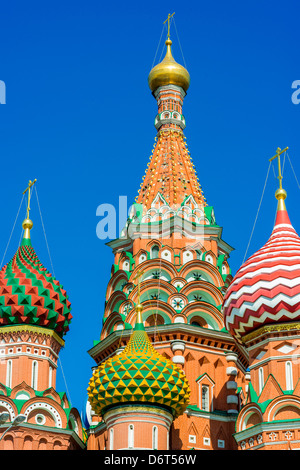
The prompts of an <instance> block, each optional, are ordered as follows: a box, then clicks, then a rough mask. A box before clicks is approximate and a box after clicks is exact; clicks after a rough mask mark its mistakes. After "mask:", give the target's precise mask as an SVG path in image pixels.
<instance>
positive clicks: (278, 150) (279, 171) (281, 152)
mask: <svg viewBox="0 0 300 470" xmlns="http://www.w3.org/2000/svg"><path fill="white" fill-rule="evenodd" d="M287 150H288V147H285V149H283V150H281V148H279V147H278V149H277V150H276V155H274V157H272V158H270V160H269V162H271V161H272V160H274V158H278V179H279V188H280V189H282V174H281V165H280V155H282V154H283V153H284V152H286V151H287Z"/></svg>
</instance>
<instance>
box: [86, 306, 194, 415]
mask: <svg viewBox="0 0 300 470" xmlns="http://www.w3.org/2000/svg"><path fill="white" fill-rule="evenodd" d="M138 307H141V306H139V305H138V306H137V308H138ZM140 312H141V310H140ZM138 314H139V312H138ZM189 396H190V388H189V384H188V381H187V379H186V376H185V374H184V372H183V371H182V370H181V369H180V368H179V367H178V366H176V364H174V363H173V362H172V361H170V360H169V359H166V358H165V357H164V356H162V355H161V354H159V353H158V352H157V351H156V350H155V349H154V347H153V346H152V344H151V342H150V340H149V337H148V335H147V333H146V332H145V329H144V326H143V323H142V321H141V317H140V320H137V323H136V326H135V328H134V331H133V333H132V335H131V337H130V340H129V342H128V344H127V346H126V348H125V349H124V351H123V352H122V353H121V354H119V355H117V356H114V357H112V358H109V359H107V360H106V361H105V362H104V363H103V364H101V365H100V366H98V367H97V368H96V369H95V370H94V372H93V376H92V378H91V380H90V383H89V387H88V397H89V402H90V404H91V407H92V409H93V410H94V411H95V413H96V414H98V415H101V414H102V413H103V412H105V410H106V409H107V408H108V407H112V406H116V405H118V404H126V403H133V402H135V403H144V404H146V403H150V404H155V405H161V406H162V407H166V408H168V409H169V410H170V411H171V412H172V414H173V416H174V417H176V416H178V415H180V414H181V413H183V411H184V410H185V408H186V406H187V405H188V403H189Z"/></svg>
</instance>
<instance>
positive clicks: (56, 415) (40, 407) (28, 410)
mask: <svg viewBox="0 0 300 470" xmlns="http://www.w3.org/2000/svg"><path fill="white" fill-rule="evenodd" d="M35 410H45V411H48V412H49V413H50V414H51V415H52V417H53V418H54V422H55V427H56V428H62V420H61V416H60V414H59V413H58V411H57V410H56V409H55V408H54V407H53V406H51V405H49V404H48V403H45V402H36V403H33V404H32V405H30V406H28V408H26V410H25V411H24V415H25V416H26V418H28V415H29V414H30V413H31V412H32V411H35Z"/></svg>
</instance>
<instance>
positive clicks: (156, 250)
mask: <svg viewBox="0 0 300 470" xmlns="http://www.w3.org/2000/svg"><path fill="white" fill-rule="evenodd" d="M158 255H159V247H158V246H157V245H154V246H153V247H152V248H151V259H155V258H158Z"/></svg>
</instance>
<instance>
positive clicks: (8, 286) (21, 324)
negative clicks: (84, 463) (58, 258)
mask: <svg viewBox="0 0 300 470" xmlns="http://www.w3.org/2000/svg"><path fill="white" fill-rule="evenodd" d="M32 184H33V183H31V182H30V184H29V187H28V191H29V197H28V208H27V217H26V219H25V220H24V222H23V228H24V236H23V240H22V243H21V245H20V247H19V248H18V250H17V252H16V254H15V255H14V257H13V258H12V260H11V261H10V262H9V263H8V264H7V265H6V266H4V267H3V268H2V269H1V271H0V358H1V367H0V391H1V400H0V420H1V426H0V449H9V450H13V449H14V450H24V449H32V450H39V449H49V450H51V449H80V448H83V447H84V444H83V430H82V425H81V420H80V416H79V413H78V411H77V410H76V409H75V408H72V407H71V405H70V403H69V401H68V399H67V396H66V394H65V393H58V392H57V391H56V388H55V387H56V369H57V366H58V355H59V351H60V349H61V348H62V347H63V346H64V339H63V336H64V335H65V334H66V332H67V331H68V330H69V323H70V321H71V318H72V315H71V313H70V305H71V304H70V302H69V300H68V296H67V294H66V291H65V290H64V289H63V287H62V286H61V285H60V283H59V281H58V280H57V279H55V278H54V277H53V276H52V274H50V272H49V271H47V269H46V268H45V267H44V266H43V265H42V263H41V262H40V260H39V259H38V257H37V255H36V253H35V251H34V248H33V247H32V244H31V239H30V230H31V229H32V227H33V223H32V221H31V220H30V219H29V207H30V206H29V204H30V188H31V187H32ZM1 417H2V418H3V419H1Z"/></svg>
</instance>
